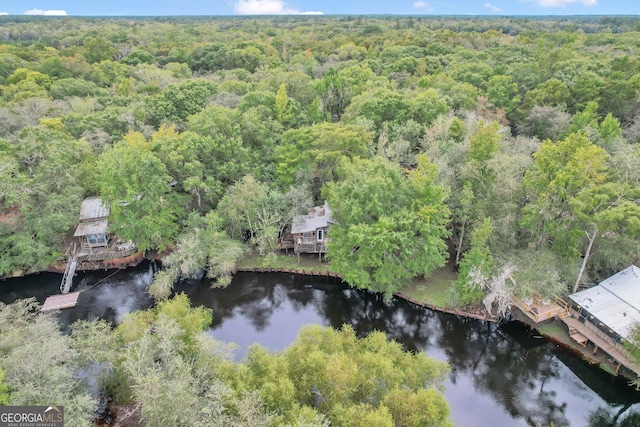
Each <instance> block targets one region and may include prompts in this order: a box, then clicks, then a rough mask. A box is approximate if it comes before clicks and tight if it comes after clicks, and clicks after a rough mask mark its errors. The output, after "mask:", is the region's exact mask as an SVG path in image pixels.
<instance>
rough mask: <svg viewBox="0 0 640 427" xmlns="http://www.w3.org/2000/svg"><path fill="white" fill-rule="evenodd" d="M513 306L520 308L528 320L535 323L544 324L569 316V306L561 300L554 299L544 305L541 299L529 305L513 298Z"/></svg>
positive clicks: (513, 296)
mask: <svg viewBox="0 0 640 427" xmlns="http://www.w3.org/2000/svg"><path fill="white" fill-rule="evenodd" d="M511 300H512V301H513V305H515V306H516V307H518V308H519V309H520V310H521V311H522V312H523V313H524V314H525V315H526V316H527V317H528V318H530V319H531V320H533V321H534V322H535V323H539V322H544V321H545V320H549V319H551V318H554V317H560V318H563V317H566V316H568V315H569V312H568V305H567V303H566V302H565V301H563V300H562V299H561V298H557V297H556V298H554V299H553V300H551V301H546V302H545V303H544V304H543V303H542V302H541V301H540V299H538V298H536V299H534V300H533V302H530V303H527V302H524V301H522V300H521V299H519V298H518V297H516V296H515V295H512V296H511Z"/></svg>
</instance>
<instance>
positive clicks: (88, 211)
mask: <svg viewBox="0 0 640 427" xmlns="http://www.w3.org/2000/svg"><path fill="white" fill-rule="evenodd" d="M109 212H110V210H109V207H108V206H105V204H104V203H102V199H100V198H99V197H89V198H88V199H84V200H83V201H82V205H81V206H80V224H78V227H77V228H76V231H75V233H73V236H74V237H77V238H79V239H80V245H81V247H82V248H84V249H87V250H88V251H92V250H93V249H95V248H104V247H107V246H108V245H109V235H108V232H107V228H108V226H109Z"/></svg>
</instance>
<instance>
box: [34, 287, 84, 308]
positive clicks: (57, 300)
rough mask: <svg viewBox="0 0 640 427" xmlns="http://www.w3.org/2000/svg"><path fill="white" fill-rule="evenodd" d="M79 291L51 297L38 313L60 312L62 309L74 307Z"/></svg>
mask: <svg viewBox="0 0 640 427" xmlns="http://www.w3.org/2000/svg"><path fill="white" fill-rule="evenodd" d="M79 296H80V291H78V292H71V293H68V294H63V295H52V296H50V297H49V298H47V299H46V301H45V302H44V304H43V305H42V307H40V311H53V310H62V309H63V308H71V307H75V306H76V305H77V304H78V297H79Z"/></svg>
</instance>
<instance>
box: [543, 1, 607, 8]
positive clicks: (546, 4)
mask: <svg viewBox="0 0 640 427" xmlns="http://www.w3.org/2000/svg"><path fill="white" fill-rule="evenodd" d="M536 1H537V3H538V4H539V5H540V6H542V7H565V6H567V5H570V4H574V3H579V4H582V5H583V6H587V7H591V6H595V5H597V4H598V0H536Z"/></svg>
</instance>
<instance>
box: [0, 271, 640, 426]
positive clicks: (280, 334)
mask: <svg viewBox="0 0 640 427" xmlns="http://www.w3.org/2000/svg"><path fill="white" fill-rule="evenodd" d="M152 275H153V272H152V269H151V266H149V265H144V266H140V267H138V268H135V269H129V270H126V271H120V272H118V273H116V274H114V275H112V276H111V277H108V278H107V276H109V274H107V273H103V272H98V273H83V274H81V275H80V276H78V277H77V278H76V279H75V281H74V284H76V285H77V286H79V287H81V288H85V289H86V290H85V291H84V292H83V293H82V294H81V295H80V298H79V301H78V302H79V304H78V306H77V307H75V308H72V309H67V310H64V311H62V312H61V313H60V314H59V319H60V323H61V327H62V328H63V329H67V328H68V326H69V325H70V324H71V323H72V322H73V321H75V320H77V319H95V318H104V319H107V320H108V321H110V322H114V323H117V322H118V321H119V319H120V318H121V316H122V315H124V314H125V313H128V312H129V311H132V310H135V309H142V308H147V307H149V306H150V305H151V304H152V301H151V300H150V299H149V298H148V296H147V295H146V293H145V290H146V287H147V286H148V284H149V283H150V282H151V279H152ZM97 282H99V283H98V284H97V285H95V286H94V284H96V283H97ZM59 283H60V275H57V274H39V275H34V276H29V277H25V278H20V279H11V280H7V281H4V282H2V281H0V301H3V302H6V303H9V302H12V301H14V300H15V299H16V298H22V297H28V296H35V297H36V298H38V300H39V301H41V302H43V301H44V299H45V298H46V296H48V295H51V294H53V293H56V291H57V287H58V286H59ZM177 290H178V291H180V292H185V293H186V294H187V295H189V297H190V298H191V301H192V303H193V304H194V305H204V306H206V307H209V308H212V309H213V315H214V317H213V322H212V324H211V327H210V328H209V332H210V333H211V334H212V335H214V336H215V337H216V338H217V339H220V340H224V341H233V342H236V343H237V344H238V345H239V350H238V352H237V353H236V358H237V359H238V360H241V359H242V357H243V355H244V353H245V351H246V348H247V347H248V346H249V345H250V344H252V343H260V344H262V345H264V346H265V347H267V348H269V349H272V350H282V349H283V348H285V347H286V346H287V345H288V344H290V343H291V342H292V341H293V340H294V339H295V337H296V334H297V332H298V330H299V328H300V327H301V326H302V325H304V324H310V323H317V324H321V325H330V326H334V327H340V326H341V325H342V324H345V323H347V324H350V325H352V326H353V328H354V329H355V330H356V331H357V333H358V334H360V335H365V334H367V333H368V332H370V331H373V330H381V331H384V332H385V333H386V334H387V336H389V337H390V338H393V339H395V340H397V341H399V342H401V343H402V344H403V345H404V347H405V348H406V349H407V350H410V351H424V352H426V353H427V354H428V355H429V356H432V357H434V358H436V359H439V360H443V361H447V362H448V363H449V364H450V365H451V374H450V376H449V379H448V381H447V383H446V389H447V390H446V393H445V394H446V397H447V399H448V401H449V403H450V406H451V410H452V418H453V421H454V422H455V424H456V425H458V426H464V427H472V426H537V425H541V426H549V425H551V423H553V424H555V425H556V426H607V425H620V426H623V425H625V426H637V425H640V403H638V402H640V394H638V393H636V392H635V391H633V389H631V388H629V387H627V386H626V383H625V382H624V381H623V380H620V379H615V378H613V377H611V376H610V375H608V374H607V373H605V372H603V371H601V370H599V369H597V368H594V367H591V366H589V365H587V364H586V363H585V362H584V361H582V359H581V358H580V357H578V356H575V355H573V354H571V353H569V352H567V351H565V350H563V349H561V348H558V347H557V346H555V345H554V344H552V343H549V342H547V341H546V340H544V339H541V338H539V337H536V335H533V334H531V333H530V332H529V331H528V330H527V329H526V328H524V327H523V326H521V325H519V324H517V323H506V324H503V325H502V326H500V327H497V326H496V325H494V324H489V323H485V322H480V321H476V320H472V319H463V318H457V317H455V316H452V315H447V314H442V313H437V312H433V311H430V310H428V309H424V308H420V307H417V306H415V305H413V304H410V303H407V302H405V301H402V300H398V299H393V300H391V301H389V302H385V301H384V300H383V299H382V298H381V297H380V296H379V295H376V294H372V293H368V292H363V291H358V290H355V289H351V288H348V287H346V286H344V285H342V284H340V283H339V282H337V281H335V280H333V279H329V278H310V277H303V276H294V275H291V274H275V273H269V274H257V273H239V274H237V275H236V276H235V278H234V279H233V282H232V284H231V285H230V286H229V287H228V288H227V289H212V288H210V287H209V286H208V282H207V281H206V280H203V281H187V282H183V283H181V284H180V285H178V287H177Z"/></svg>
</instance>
